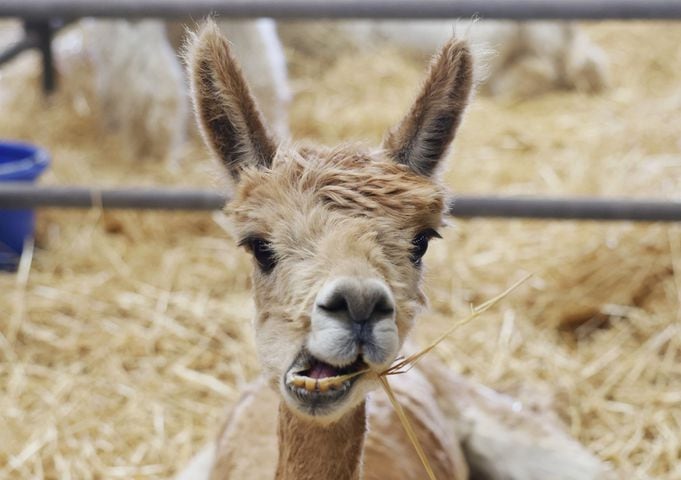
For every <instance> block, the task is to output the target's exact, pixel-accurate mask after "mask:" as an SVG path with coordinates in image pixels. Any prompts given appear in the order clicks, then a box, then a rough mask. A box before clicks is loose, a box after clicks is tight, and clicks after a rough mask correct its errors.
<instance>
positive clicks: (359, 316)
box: [316, 277, 395, 323]
mask: <svg viewBox="0 0 681 480" xmlns="http://www.w3.org/2000/svg"><path fill="white" fill-rule="evenodd" d="M316 305H317V307H318V308H320V309H321V310H323V311H324V312H326V313H328V314H330V315H332V316H334V317H336V318H338V317H339V316H342V317H344V318H346V319H347V320H349V321H352V322H355V323H367V322H376V321H378V320H382V319H385V318H390V317H392V316H393V315H394V313H395V302H394V300H393V296H392V294H391V293H390V290H389V289H388V287H387V285H386V284H385V283H384V282H383V281H381V280H379V279H377V278H356V277H340V278H335V279H333V280H330V281H328V282H327V283H326V284H325V285H324V287H322V289H321V291H320V292H319V294H318V295H317V299H316Z"/></svg>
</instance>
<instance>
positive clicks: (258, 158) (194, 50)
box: [187, 20, 277, 180]
mask: <svg viewBox="0 0 681 480" xmlns="http://www.w3.org/2000/svg"><path fill="white" fill-rule="evenodd" d="M187 56H188V63H189V76H190V79H191V91H192V101H193V103H194V111H195V113H196V119H197V121H198V123H199V126H200V129H201V134H202V135H203V139H204V141H205V142H206V144H207V145H208V147H209V148H210V149H211V150H212V151H213V153H214V154H215V155H217V157H218V158H219V159H220V160H221V161H222V163H223V164H224V166H225V167H226V168H227V171H228V172H229V173H230V174H231V176H232V177H233V178H234V179H235V180H238V179H239V173H240V171H241V170H242V169H243V168H244V167H246V166H260V167H265V168H266V167H269V166H270V165H271V164H272V159H273V158H274V154H275V152H276V149H277V146H276V144H275V142H274V141H273V140H272V138H271V137H270V135H269V133H268V131H267V129H266V128H265V126H264V124H263V121H262V116H261V114H260V111H259V110H258V108H257V106H256V104H255V100H254V99H253V96H252V95H251V92H250V90H249V88H248V85H247V84H246V80H245V79H244V76H243V74H242V72H241V68H240V67H239V64H238V63H237V62H236V60H235V59H234V57H233V56H232V53H231V52H230V49H229V44H228V43H227V40H226V39H225V38H224V37H223V36H222V35H221V34H220V32H219V30H218V27H217V26H216V25H215V23H214V22H213V21H210V20H209V21H207V22H206V24H205V25H204V26H203V27H202V28H201V30H200V31H199V32H198V33H197V34H196V35H195V36H194V37H193V38H192V40H191V41H190V44H189V46H188V49H187Z"/></svg>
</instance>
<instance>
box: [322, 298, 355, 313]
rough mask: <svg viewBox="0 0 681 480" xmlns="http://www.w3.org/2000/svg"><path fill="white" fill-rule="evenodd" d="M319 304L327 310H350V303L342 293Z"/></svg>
mask: <svg viewBox="0 0 681 480" xmlns="http://www.w3.org/2000/svg"><path fill="white" fill-rule="evenodd" d="M317 306H318V307H319V308H321V309H322V310H326V311H327V312H346V311H348V303H347V301H346V300H345V297H343V296H342V295H336V296H333V297H331V298H330V299H328V300H327V301H326V302H324V303H323V304H321V303H318V304H317Z"/></svg>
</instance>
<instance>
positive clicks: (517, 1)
mask: <svg viewBox="0 0 681 480" xmlns="http://www.w3.org/2000/svg"><path fill="white" fill-rule="evenodd" d="M209 13H215V14H219V15H224V16H226V17H272V18H296V19H313V18H327V19H328V18H335V19H340V18H394V19H417V18H420V19H442V18H459V17H463V18H466V17H471V16H474V15H477V16H480V17H482V18H495V19H509V20H542V19H564V20H570V19H572V20H577V19H581V20H604V19H619V20H630V19H659V20H669V19H673V18H681V2H679V1H678V0H567V1H566V0H563V1H550V0H323V1H322V0H191V1H189V0H186V1H182V0H144V1H139V0H116V1H115V2H105V1H101V0H2V2H0V17H1V16H6V17H7V16H9V17H21V18H26V19H45V18H81V17H121V18H124V17H138V18H139V17H157V18H171V17H185V18H186V17H194V18H201V17H203V16H205V15H207V14H209Z"/></svg>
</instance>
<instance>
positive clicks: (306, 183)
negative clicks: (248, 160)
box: [232, 145, 444, 218]
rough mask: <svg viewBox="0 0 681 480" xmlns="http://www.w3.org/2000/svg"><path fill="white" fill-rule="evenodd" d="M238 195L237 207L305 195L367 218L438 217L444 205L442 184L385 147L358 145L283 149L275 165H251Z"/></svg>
mask: <svg viewBox="0 0 681 480" xmlns="http://www.w3.org/2000/svg"><path fill="white" fill-rule="evenodd" d="M235 193H236V195H235V198H234V201H233V202H232V203H233V204H234V207H235V208H238V206H240V205H241V206H245V204H255V205H258V204H259V205H262V204H263V203H271V202H275V203H280V204H291V203H292V201H293V203H294V204H295V202H296V201H297V200H299V199H300V196H301V195H305V196H306V197H307V198H309V197H310V196H312V197H313V198H314V201H319V202H323V203H325V204H327V205H329V206H331V207H334V208H339V209H344V210H349V211H351V212H350V213H351V214H353V215H362V216H370V215H377V214H384V215H393V216H404V217H409V218H413V217H414V216H423V217H429V216H430V217H432V216H437V215H440V214H441V213H442V211H443V207H444V189H443V188H442V186H441V185H440V184H439V182H437V181H434V180H432V179H429V178H426V177H424V176H421V175H418V174H416V173H414V172H413V171H412V170H410V169H409V167H407V166H404V165H400V164H397V163H395V162H393V161H392V160H390V159H389V158H388V157H387V156H386V155H385V153H384V152H383V151H382V150H380V149H374V150H371V149H367V148H363V147H361V146H358V145H342V146H339V147H335V148H325V147H301V148H281V149H280V150H279V152H278V153H277V156H276V157H275V159H274V161H273V163H272V166H271V167H270V168H268V169H263V168H247V169H245V170H244V171H243V172H242V176H241V181H240V182H239V185H238V186H237V190H236V192H235Z"/></svg>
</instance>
